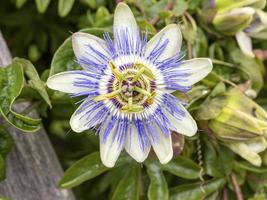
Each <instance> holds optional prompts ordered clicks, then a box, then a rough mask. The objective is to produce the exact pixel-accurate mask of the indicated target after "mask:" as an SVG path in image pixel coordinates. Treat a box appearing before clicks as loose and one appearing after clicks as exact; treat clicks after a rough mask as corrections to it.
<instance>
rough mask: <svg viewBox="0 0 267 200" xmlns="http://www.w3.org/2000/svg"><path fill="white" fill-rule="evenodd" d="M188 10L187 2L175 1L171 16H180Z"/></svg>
mask: <svg viewBox="0 0 267 200" xmlns="http://www.w3.org/2000/svg"><path fill="white" fill-rule="evenodd" d="M187 9H188V2H187V1H185V0H176V1H175V4H174V7H173V10H172V11H173V14H174V15H175V16H180V15H182V14H183V13H184V12H185V11H186V10H187Z"/></svg>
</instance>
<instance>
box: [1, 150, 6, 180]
mask: <svg viewBox="0 0 267 200" xmlns="http://www.w3.org/2000/svg"><path fill="white" fill-rule="evenodd" d="M5 178H6V164H5V159H4V158H3V156H2V155H0V181H2V180H4V179H5Z"/></svg>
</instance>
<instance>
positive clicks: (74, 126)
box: [70, 113, 84, 133]
mask: <svg viewBox="0 0 267 200" xmlns="http://www.w3.org/2000/svg"><path fill="white" fill-rule="evenodd" d="M75 117H76V116H75V113H74V114H72V116H71V118H70V127H71V129H72V130H73V131H74V132H76V133H81V132H83V131H84V129H82V128H81V126H80V124H79V123H77V120H76V118H75Z"/></svg>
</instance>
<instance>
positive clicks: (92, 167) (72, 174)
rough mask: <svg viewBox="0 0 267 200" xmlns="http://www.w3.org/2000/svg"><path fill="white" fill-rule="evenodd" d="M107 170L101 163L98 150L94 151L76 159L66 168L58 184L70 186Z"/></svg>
mask: <svg viewBox="0 0 267 200" xmlns="http://www.w3.org/2000/svg"><path fill="white" fill-rule="evenodd" d="M108 170H109V168H107V167H105V166H104V165H103V164H102V162H101V160H100V155H99V152H95V153H92V154H90V155H88V156H85V157H83V158H82V159H80V160H78V161H77V162H76V163H74V164H73V165H72V166H71V167H70V168H69V169H67V171H66V172H65V174H64V176H63V177H62V179H61V180H60V182H59V186H60V187H61V188H72V187H74V186H77V185H79V184H81V183H83V182H84V181H87V180H90V179H92V178H94V177H96V176H98V175H100V174H102V173H104V172H105V171H108Z"/></svg>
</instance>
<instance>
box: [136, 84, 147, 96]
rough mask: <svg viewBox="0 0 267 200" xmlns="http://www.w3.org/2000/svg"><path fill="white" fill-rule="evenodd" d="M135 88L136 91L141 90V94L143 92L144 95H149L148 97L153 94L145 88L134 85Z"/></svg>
mask: <svg viewBox="0 0 267 200" xmlns="http://www.w3.org/2000/svg"><path fill="white" fill-rule="evenodd" d="M133 90H134V91H136V92H139V93H141V94H143V95H145V96H148V97H150V96H151V94H150V92H148V91H146V90H144V89H143V88H140V87H137V86H134V88H133Z"/></svg>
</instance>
